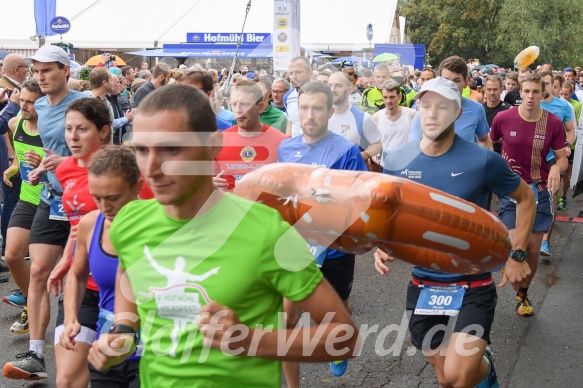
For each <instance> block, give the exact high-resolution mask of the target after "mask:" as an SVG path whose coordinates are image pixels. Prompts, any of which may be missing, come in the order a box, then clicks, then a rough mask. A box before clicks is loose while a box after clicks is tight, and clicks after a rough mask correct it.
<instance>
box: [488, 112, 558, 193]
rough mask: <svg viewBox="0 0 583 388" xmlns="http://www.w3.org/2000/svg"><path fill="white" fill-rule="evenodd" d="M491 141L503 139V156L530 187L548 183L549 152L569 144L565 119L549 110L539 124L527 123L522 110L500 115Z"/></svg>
mask: <svg viewBox="0 0 583 388" xmlns="http://www.w3.org/2000/svg"><path fill="white" fill-rule="evenodd" d="M490 139H492V141H498V140H500V139H502V157H503V158H504V159H505V160H506V162H507V163H508V165H509V166H510V168H511V169H512V171H514V172H515V173H517V174H518V175H520V177H521V178H522V179H523V180H524V181H525V182H526V183H528V184H530V183H544V182H546V181H547V179H548V176H549V166H548V164H547V154H548V153H549V150H555V151H558V150H561V149H563V148H565V147H567V145H568V144H567V134H566V132H565V127H564V126H563V123H562V122H561V119H559V118H558V117H557V116H555V115H554V114H552V113H549V112H547V111H546V110H543V115H542V116H541V118H540V119H539V120H538V121H526V120H524V119H523V118H522V117H520V114H519V113H518V108H515V109H509V110H507V111H504V112H500V113H498V115H497V116H496V117H495V118H494V122H493V123H492V128H491V130H490Z"/></svg>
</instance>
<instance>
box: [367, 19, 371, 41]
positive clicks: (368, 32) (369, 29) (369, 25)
mask: <svg viewBox="0 0 583 388" xmlns="http://www.w3.org/2000/svg"><path fill="white" fill-rule="evenodd" d="M366 39H368V41H369V42H370V41H371V40H372V24H370V23H369V24H368V26H366Z"/></svg>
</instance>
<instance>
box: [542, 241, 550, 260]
mask: <svg viewBox="0 0 583 388" xmlns="http://www.w3.org/2000/svg"><path fill="white" fill-rule="evenodd" d="M540 254H541V255H543V256H550V255H551V245H550V244H549V241H548V240H543V242H542V243H541V244H540Z"/></svg>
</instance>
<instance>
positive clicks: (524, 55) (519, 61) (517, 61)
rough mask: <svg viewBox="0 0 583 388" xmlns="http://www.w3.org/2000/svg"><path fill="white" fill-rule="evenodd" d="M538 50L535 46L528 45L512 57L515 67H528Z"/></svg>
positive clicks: (535, 57)
mask: <svg viewBox="0 0 583 388" xmlns="http://www.w3.org/2000/svg"><path fill="white" fill-rule="evenodd" d="M539 53H540V50H539V48H538V47H537V46H530V47H527V48H525V49H524V50H522V51H521V52H519V53H518V55H517V56H516V58H514V67H515V68H517V69H522V68H523V67H528V66H530V65H532V64H533V63H534V61H536V59H537V58H538V55H539Z"/></svg>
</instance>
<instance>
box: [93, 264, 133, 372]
mask: <svg viewBox="0 0 583 388" xmlns="http://www.w3.org/2000/svg"><path fill="white" fill-rule="evenodd" d="M134 301H135V297H134V292H133V291H132V289H131V285H130V283H129V279H128V277H127V275H126V273H125V271H124V270H123V268H122V267H121V265H120V266H118V267H117V276H116V279H115V308H114V310H115V311H114V312H115V318H114V328H115V327H122V326H125V327H126V328H127V327H129V328H131V329H133V331H134V333H137V331H138V328H139V326H140V319H139V317H138V310H137V308H136V304H135V303H134ZM130 331H131V330H130ZM124 332H125V331H124ZM135 346H136V344H135V336H134V335H133V334H131V333H130V334H102V335H101V336H100V337H99V339H98V340H97V341H95V342H93V345H92V346H91V349H90V350H89V357H88V358H87V360H88V361H89V363H90V364H91V365H93V367H94V368H95V369H97V370H105V369H108V368H111V367H112V366H114V365H119V364H121V363H122V362H124V361H125V360H126V359H127V358H128V357H129V356H131V355H132V353H133V352H134V350H135Z"/></svg>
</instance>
